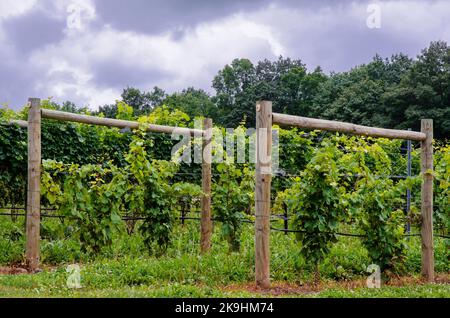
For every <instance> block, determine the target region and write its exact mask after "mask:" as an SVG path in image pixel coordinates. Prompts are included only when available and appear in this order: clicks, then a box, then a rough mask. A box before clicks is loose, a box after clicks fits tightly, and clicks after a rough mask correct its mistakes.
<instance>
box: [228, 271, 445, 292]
mask: <svg viewBox="0 0 450 318" xmlns="http://www.w3.org/2000/svg"><path fill="white" fill-rule="evenodd" d="M435 282H436V283H437V284H450V273H448V274H445V273H444V274H436V277H435ZM426 283H427V282H426V281H425V280H423V279H422V278H420V277H411V276H407V277H396V278H391V279H390V280H389V281H388V282H383V285H384V286H396V287H401V286H413V285H423V284H426ZM364 287H366V279H357V280H346V281H322V282H320V283H319V284H317V285H315V284H313V283H303V284H294V283H287V282H273V283H272V286H271V287H270V288H269V289H262V288H259V287H256V285H255V284H254V283H244V284H233V285H228V286H225V287H223V288H222V290H223V291H247V292H251V293H261V294H265V295H271V296H281V295H300V294H303V295H305V294H315V293H319V292H320V291H323V290H326V289H330V288H339V289H346V290H352V289H356V288H364Z"/></svg>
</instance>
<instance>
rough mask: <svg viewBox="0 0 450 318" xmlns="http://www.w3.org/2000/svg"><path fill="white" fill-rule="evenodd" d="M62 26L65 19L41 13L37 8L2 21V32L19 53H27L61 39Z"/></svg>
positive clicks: (62, 35)
mask: <svg viewBox="0 0 450 318" xmlns="http://www.w3.org/2000/svg"><path fill="white" fill-rule="evenodd" d="M64 27H65V21H61V20H58V19H54V18H51V17H48V16H46V15H43V14H42V12H40V11H38V10H33V11H30V12H29V13H27V14H25V15H21V16H17V17H13V18H10V19H8V20H6V21H5V22H4V23H3V29H4V32H5V33H6V34H7V36H8V39H9V41H10V42H11V43H14V47H15V49H16V52H17V53H20V54H29V53H30V52H31V51H33V50H34V49H37V48H40V47H43V46H45V45H47V44H50V43H55V42H58V41H60V40H62V39H63V37H64V33H63V30H64Z"/></svg>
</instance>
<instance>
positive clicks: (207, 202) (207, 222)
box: [200, 118, 212, 253]
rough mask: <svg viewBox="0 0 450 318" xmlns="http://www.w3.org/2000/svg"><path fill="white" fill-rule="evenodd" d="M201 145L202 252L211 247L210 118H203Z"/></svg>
mask: <svg viewBox="0 0 450 318" xmlns="http://www.w3.org/2000/svg"><path fill="white" fill-rule="evenodd" d="M203 129H204V131H205V132H204V133H203V146H202V189H203V193H204V194H203V196H202V219H201V239H200V248H201V252H202V253H206V252H207V251H209V250H210V249H211V234H212V221H211V161H212V144H211V139H212V119H211V118H205V119H204V120H203Z"/></svg>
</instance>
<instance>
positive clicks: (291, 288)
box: [222, 282, 320, 296]
mask: <svg viewBox="0 0 450 318" xmlns="http://www.w3.org/2000/svg"><path fill="white" fill-rule="evenodd" d="M222 290H223V291H229V292H230V291H234V292H236V291H247V292H250V293H260V294H266V295H272V296H281V295H288V294H289V295H299V294H314V293H318V292H319V291H320V289H319V288H318V287H317V286H314V285H308V284H305V285H303V284H292V283H287V282H274V283H272V286H271V287H270V288H268V289H263V288H259V287H256V285H255V284H254V283H245V284H232V285H228V286H225V287H224V288H222Z"/></svg>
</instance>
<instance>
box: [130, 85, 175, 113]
mask: <svg viewBox="0 0 450 318" xmlns="http://www.w3.org/2000/svg"><path fill="white" fill-rule="evenodd" d="M121 96H122V101H124V102H125V103H126V104H127V105H130V106H131V107H133V113H134V114H135V115H147V114H149V113H150V112H151V111H152V109H153V108H154V107H155V106H159V105H161V104H162V101H163V100H164V99H165V98H166V96H167V95H166V93H165V92H164V91H163V90H162V89H160V88H159V87H156V86H155V87H153V90H152V91H151V92H145V91H141V90H139V89H137V88H133V87H127V88H125V89H124V90H123V92H122V95H121Z"/></svg>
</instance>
